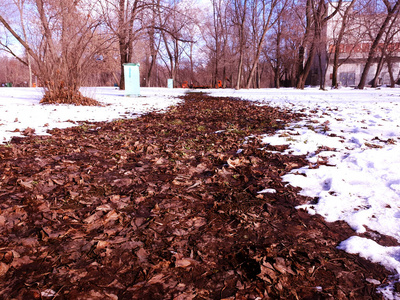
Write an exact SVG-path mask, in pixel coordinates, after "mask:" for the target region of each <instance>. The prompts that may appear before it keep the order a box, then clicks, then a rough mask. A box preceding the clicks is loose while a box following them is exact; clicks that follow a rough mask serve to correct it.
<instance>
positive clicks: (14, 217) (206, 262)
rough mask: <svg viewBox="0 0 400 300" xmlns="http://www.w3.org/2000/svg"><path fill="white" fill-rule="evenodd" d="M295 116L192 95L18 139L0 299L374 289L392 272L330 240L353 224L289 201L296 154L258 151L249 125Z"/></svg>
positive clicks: (6, 154) (272, 125) (9, 175)
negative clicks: (138, 112)
mask: <svg viewBox="0 0 400 300" xmlns="http://www.w3.org/2000/svg"><path fill="white" fill-rule="evenodd" d="M299 117H300V116H299V115H294V114H292V113H290V112H288V111H286V112H285V111H281V110H278V109H274V108H271V107H267V106H260V105H256V104H254V103H250V102H246V101H242V100H238V99H229V98H211V97H209V96H207V95H202V94H188V95H187V96H185V97H184V101H183V102H182V103H181V104H180V105H178V106H176V107H174V108H171V109H170V110H169V111H168V112H167V113H163V114H159V113H151V114H148V115H146V116H143V117H140V118H138V119H134V120H117V121H114V122H110V123H95V124H83V125H81V126H79V127H74V128H70V129H66V130H53V131H52V132H51V133H52V136H50V137H48V136H46V137H41V136H30V137H27V138H23V139H22V138H14V140H13V142H12V143H11V144H10V145H6V146H1V147H0V158H1V162H0V176H1V182H0V231H1V234H0V297H2V298H4V299H11V298H15V299H278V298H280V299H379V298H381V297H380V295H379V294H377V293H376V285H374V283H375V282H377V280H379V281H380V282H384V281H385V280H386V278H387V276H388V275H389V272H388V271H386V270H385V269H384V268H383V267H381V266H379V265H375V264H372V263H370V262H368V261H366V260H364V259H362V258H360V257H358V256H354V255H350V254H347V253H345V252H343V251H339V250H337V249H336V246H337V245H338V243H339V242H341V241H343V240H345V239H346V238H348V237H349V236H351V235H352V234H354V233H353V231H352V230H351V229H350V228H349V227H348V225H346V224H345V223H341V222H336V223H329V224H327V223H325V222H324V221H323V220H322V218H321V217H319V216H310V215H308V214H307V213H305V212H304V211H301V210H296V209H295V208H294V207H295V206H296V205H298V204H300V203H303V202H304V201H307V199H305V198H304V197H301V196H299V195H297V192H298V191H297V190H296V189H295V188H293V187H291V186H287V185H286V184H285V183H282V181H281V176H282V175H283V174H285V173H286V172H289V171H290V170H292V169H294V168H298V167H300V166H303V165H305V164H306V163H307V162H306V160H305V158H304V157H298V156H293V157H292V156H283V155H281V154H280V153H279V151H265V150H261V148H262V147H263V145H261V144H260V140H259V138H258V137H257V135H258V134H265V133H273V132H274V131H275V130H277V129H279V128H282V126H284V124H285V123H287V122H291V121H293V120H295V119H297V118H299ZM271 150H279V149H271ZM263 190H264V192H263V193H259V192H260V191H263ZM376 239H377V240H378V241H379V239H382V242H384V243H389V242H390V241H388V240H385V237H377V238H376Z"/></svg>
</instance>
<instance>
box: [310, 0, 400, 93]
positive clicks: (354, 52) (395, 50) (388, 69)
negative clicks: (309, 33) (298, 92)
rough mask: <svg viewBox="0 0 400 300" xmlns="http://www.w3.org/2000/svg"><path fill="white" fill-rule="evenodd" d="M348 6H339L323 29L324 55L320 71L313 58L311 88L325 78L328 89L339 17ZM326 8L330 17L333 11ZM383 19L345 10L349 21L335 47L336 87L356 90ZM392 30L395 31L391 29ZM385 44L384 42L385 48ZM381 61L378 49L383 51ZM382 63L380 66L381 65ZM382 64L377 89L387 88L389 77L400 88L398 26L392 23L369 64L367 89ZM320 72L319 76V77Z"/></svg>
mask: <svg viewBox="0 0 400 300" xmlns="http://www.w3.org/2000/svg"><path fill="white" fill-rule="evenodd" d="M349 5H350V2H343V3H342V7H341V9H340V11H339V13H337V14H336V15H335V16H334V17H333V18H332V19H331V20H329V21H328V23H327V26H326V27H325V28H324V36H325V38H326V40H324V41H323V42H324V44H325V49H326V51H325V52H324V53H322V55H321V61H322V65H323V67H322V68H320V67H319V57H316V58H315V63H314V67H313V68H312V70H311V72H310V75H309V82H310V83H311V84H312V85H319V84H320V80H321V78H324V77H325V86H331V85H332V77H333V76H332V75H333V58H334V50H335V47H336V45H335V44H336V43H337V39H338V36H339V32H340V29H341V27H342V20H343V14H344V12H345V11H346V9H347V8H348V7H349ZM333 9H334V8H333V7H331V8H330V13H331V12H332V11H333ZM385 17H386V15H384V14H381V15H379V14H377V13H374V14H372V13H369V14H367V13H366V12H363V13H361V12H357V11H354V10H353V9H349V19H348V24H347V26H346V31H345V34H344V36H343V40H342V42H341V43H340V45H338V47H339V52H340V55H339V68H338V81H339V85H340V86H357V85H358V83H359V82H360V78H361V74H362V72H363V70H364V66H365V63H366V61H367V58H368V54H369V51H370V48H371V45H372V43H373V40H374V38H375V36H376V35H377V33H378V30H379V26H380V25H381V24H382V22H383V18H385ZM394 26H396V27H398V28H394ZM385 42H387V43H386V44H385ZM385 45H386V51H385V55H383V60H382V49H384V48H385ZM382 63H383V64H382ZM380 64H382V67H381V71H380V72H379V74H378V77H377V84H378V85H390V84H391V76H392V78H393V80H394V82H395V83H396V84H400V22H398V21H397V22H394V23H393V27H392V28H391V31H390V34H389V35H384V36H383V37H382V39H381V42H380V44H379V47H378V50H377V52H376V55H375V58H374V60H373V64H372V66H371V68H370V70H369V72H368V76H367V85H372V83H373V80H374V78H375V76H376V72H377V68H378V66H379V65H380ZM321 70H322V72H323V74H322V75H321Z"/></svg>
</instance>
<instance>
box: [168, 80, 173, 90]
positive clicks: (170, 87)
mask: <svg viewBox="0 0 400 300" xmlns="http://www.w3.org/2000/svg"><path fill="white" fill-rule="evenodd" d="M168 88H169V89H173V88H174V80H173V79H172V78H168Z"/></svg>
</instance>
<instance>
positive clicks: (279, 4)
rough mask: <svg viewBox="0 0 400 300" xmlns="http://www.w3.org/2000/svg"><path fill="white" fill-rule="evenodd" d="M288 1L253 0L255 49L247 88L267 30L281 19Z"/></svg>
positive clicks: (263, 45) (252, 76)
mask: <svg viewBox="0 0 400 300" xmlns="http://www.w3.org/2000/svg"><path fill="white" fill-rule="evenodd" d="M286 3H287V1H286V0H284V1H282V0H281V1H279V0H270V1H265V0H254V1H252V2H251V6H252V8H251V12H252V16H251V19H252V21H253V22H252V24H253V26H252V28H253V31H254V34H253V38H254V44H255V47H254V48H255V49H254V56H253V58H252V62H251V69H250V74H249V76H248V79H247V83H246V88H250V86H251V83H252V81H253V78H254V74H255V71H256V68H257V65H258V61H259V59H260V55H261V52H262V49H263V48H264V47H265V38H266V36H267V32H268V31H269V30H270V28H271V27H272V26H274V24H275V23H276V22H277V21H278V20H279V16H280V15H281V13H282V11H283V9H285V7H286Z"/></svg>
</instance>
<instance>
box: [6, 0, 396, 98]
mask: <svg viewBox="0 0 400 300" xmlns="http://www.w3.org/2000/svg"><path fill="white" fill-rule="evenodd" d="M0 2H3V3H1V6H0V24H1V25H2V26H1V29H0V42H1V49H2V50H3V54H2V55H1V57H0V60H1V64H0V83H6V82H12V83H13V84H14V85H17V86H18V85H32V84H34V83H37V84H40V85H41V86H44V87H45V89H46V91H47V94H48V95H49V97H50V98H51V97H61V96H62V97H67V98H68V97H69V98H71V97H74V95H76V93H77V91H78V89H79V87H80V86H82V85H85V86H96V85H118V86H120V88H122V89H123V88H124V78H123V72H121V71H122V69H123V64H125V63H130V62H134V63H140V73H141V85H142V86H148V87H150V86H153V87H158V86H166V82H167V79H168V78H172V79H173V80H174V85H175V87H180V86H182V85H184V84H187V85H188V86H195V87H196V86H198V87H216V86H218V87H230V88H236V89H239V88H260V87H277V88H279V87H280V86H292V87H296V88H300V89H301V88H304V86H305V84H306V81H307V78H308V77H309V75H310V71H311V70H312V68H314V69H316V70H318V69H319V70H320V71H321V72H319V76H320V80H319V82H320V85H321V88H324V86H325V80H324V78H325V76H326V74H324V72H323V70H325V69H326V67H327V64H333V74H332V77H333V82H332V85H333V86H334V87H335V86H336V87H337V72H338V69H339V68H340V64H341V63H343V61H345V60H343V58H341V59H339V57H340V55H342V57H343V49H344V48H346V49H347V52H348V55H349V57H351V54H352V51H353V50H354V49H355V48H356V47H357V45H360V44H363V45H368V49H366V50H365V52H366V55H365V57H364V60H365V67H364V72H363V76H362V77H361V80H360V82H359V83H358V87H359V88H363V87H364V86H365V85H366V84H367V82H366V76H367V74H368V71H369V69H370V68H371V65H372V64H373V63H376V62H377V61H379V62H380V61H381V64H382V65H383V64H384V63H387V64H388V67H392V65H393V63H392V62H395V61H396V60H395V59H393V58H396V53H397V52H399V49H397V48H396V49H393V47H390V45H393V44H394V41H396V40H397V39H398V38H397V36H398V31H399V29H400V28H399V26H398V25H397V24H396V21H397V19H398V15H399V8H400V0H392V1H390V0H350V1H342V0H338V1H330V0H266V1H263V0H204V1H201V2H199V1H197V2H196V0H96V1H89V0H75V1H70V0H7V1H5V0H1V1H0ZM328 31H329V32H328ZM344 46H345V47H344ZM349 46H350V49H349ZM326 56H328V57H329V59H327V60H326V59H321V58H323V57H326ZM378 69H379V68H378ZM392 69H393V68H392ZM364 73H365V75H364ZM30 74H32V75H30ZM393 85H394V83H393ZM66 90H68V91H69V92H68V93H66V92H65V91H66Z"/></svg>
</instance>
